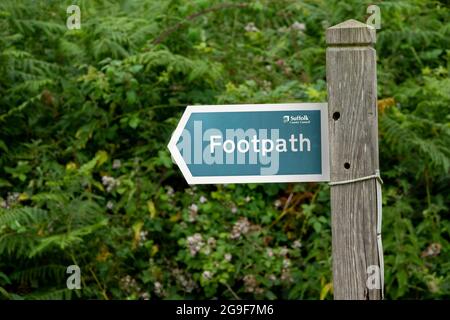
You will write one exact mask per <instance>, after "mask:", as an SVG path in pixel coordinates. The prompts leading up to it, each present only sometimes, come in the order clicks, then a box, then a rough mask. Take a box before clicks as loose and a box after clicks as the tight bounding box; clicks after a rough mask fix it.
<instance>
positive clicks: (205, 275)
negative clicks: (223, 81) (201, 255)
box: [202, 270, 213, 280]
mask: <svg viewBox="0 0 450 320" xmlns="http://www.w3.org/2000/svg"><path fill="white" fill-rule="evenodd" d="M212 276H213V274H212V272H211V271H207V270H205V271H203V273H202V277H203V278H204V279H206V280H211V279H212Z"/></svg>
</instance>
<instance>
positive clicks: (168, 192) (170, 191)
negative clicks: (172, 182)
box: [166, 186, 175, 197]
mask: <svg viewBox="0 0 450 320" xmlns="http://www.w3.org/2000/svg"><path fill="white" fill-rule="evenodd" d="M166 194H167V195H168V196H169V197H171V196H173V195H174V194H175V191H174V190H173V188H172V187H171V186H168V187H167V192H166Z"/></svg>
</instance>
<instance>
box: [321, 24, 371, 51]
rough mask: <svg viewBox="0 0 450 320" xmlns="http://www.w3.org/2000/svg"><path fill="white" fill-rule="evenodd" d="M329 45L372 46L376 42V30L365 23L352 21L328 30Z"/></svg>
mask: <svg viewBox="0 0 450 320" xmlns="http://www.w3.org/2000/svg"><path fill="white" fill-rule="evenodd" d="M326 39H327V43H328V44H336V45H339V44H355V45H361V44H366V45H370V44H373V43H375V42H376V30H375V28H374V27H372V26H369V25H367V24H365V23H362V22H359V21H357V20H354V19H350V20H347V21H344V22H341V23H339V24H337V25H335V26H332V27H330V28H328V29H327V32H326Z"/></svg>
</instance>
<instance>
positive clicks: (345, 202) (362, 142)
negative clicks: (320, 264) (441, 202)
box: [326, 20, 383, 300]
mask: <svg viewBox="0 0 450 320" xmlns="http://www.w3.org/2000/svg"><path fill="white" fill-rule="evenodd" d="M326 41H327V44H328V49H327V53H326V63H327V85H328V110H329V111H328V112H329V134H330V159H331V164H330V174H331V183H330V185H331V217H332V238H333V287H334V298H335V299H357V300H361V299H371V300H377V299H381V298H382V295H383V293H382V286H383V254H382V248H381V238H380V234H381V229H380V228H381V184H380V183H381V179H380V178H379V160H378V121H377V118H378V117H377V76H376V51H375V49H374V48H372V45H373V44H374V43H375V41H376V34H375V29H374V28H373V27H371V26H368V25H366V24H364V23H361V22H358V21H356V20H348V21H345V22H343V23H340V24H338V25H336V26H334V27H331V28H328V30H327V32H326ZM374 277H375V278H374ZM373 280H374V281H373Z"/></svg>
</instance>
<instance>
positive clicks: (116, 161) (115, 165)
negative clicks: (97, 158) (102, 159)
mask: <svg viewBox="0 0 450 320" xmlns="http://www.w3.org/2000/svg"><path fill="white" fill-rule="evenodd" d="M121 166H122V162H121V161H120V160H119V159H114V161H113V164H112V168H113V169H119V168H120V167H121Z"/></svg>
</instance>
